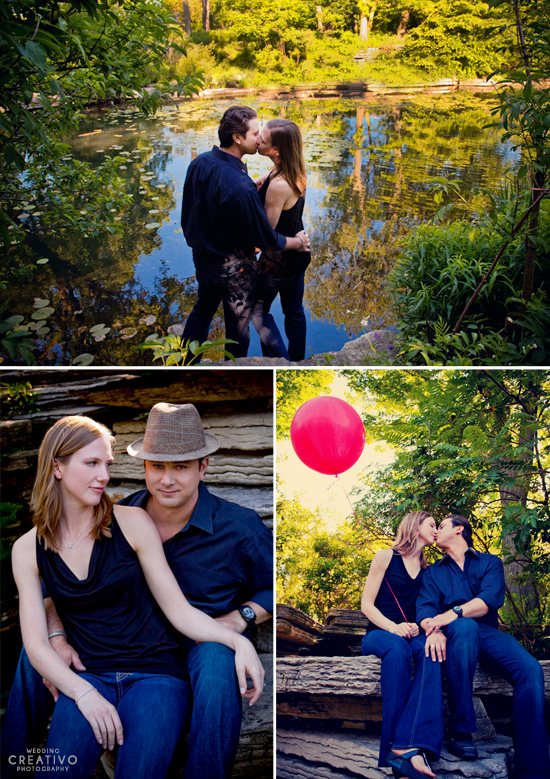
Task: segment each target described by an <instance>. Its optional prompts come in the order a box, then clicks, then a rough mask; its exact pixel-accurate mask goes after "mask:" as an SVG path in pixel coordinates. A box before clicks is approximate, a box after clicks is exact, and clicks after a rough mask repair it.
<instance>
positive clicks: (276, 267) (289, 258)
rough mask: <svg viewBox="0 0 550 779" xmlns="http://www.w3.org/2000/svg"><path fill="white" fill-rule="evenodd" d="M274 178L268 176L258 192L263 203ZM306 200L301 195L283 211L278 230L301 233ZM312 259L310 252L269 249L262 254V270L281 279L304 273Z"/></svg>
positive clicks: (289, 235)
mask: <svg viewBox="0 0 550 779" xmlns="http://www.w3.org/2000/svg"><path fill="white" fill-rule="evenodd" d="M273 178H274V176H267V178H266V180H265V181H264V183H263V184H262V186H261V187H260V190H259V192H258V194H259V196H260V200H261V201H262V203H263V205H265V198H266V194H267V190H268V188H269V185H270V184H271V182H272V180H273ZM305 202H306V201H305V197H304V196H303V195H300V197H299V198H298V200H297V201H296V202H295V203H294V205H293V206H292V208H289V209H288V210H287V211H281V216H280V217H279V221H278V222H277V224H276V225H275V230H276V232H278V233H281V235H286V236H288V237H290V238H292V237H294V236H295V235H296V233H299V232H300V230H303V229H304V223H303V221H302V214H303V213H304V204H305ZM310 261H311V254H310V252H297V251H294V250H293V249H290V250H289V251H287V252H277V251H273V250H271V249H267V250H265V251H263V252H262V256H261V257H260V264H261V267H262V270H263V271H264V272H267V273H269V274H271V275H272V276H275V277H276V278H280V279H284V278H288V277H289V276H294V275H295V274H296V273H302V272H303V271H305V269H306V268H307V266H308V265H309V263H310Z"/></svg>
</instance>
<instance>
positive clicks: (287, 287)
mask: <svg viewBox="0 0 550 779" xmlns="http://www.w3.org/2000/svg"><path fill="white" fill-rule="evenodd" d="M272 179H273V177H271V176H268V177H267V178H266V180H265V181H264V183H263V184H262V187H261V188H260V190H259V193H258V194H259V196H260V199H261V201H262V203H264V204H265V199H266V193H267V190H268V188H269V185H270V183H271V181H272ZM304 203H305V198H304V196H303V195H301V196H300V197H299V198H298V200H297V201H296V203H294V205H293V206H292V208H289V209H288V210H287V211H281V215H280V217H279V221H278V222H277V224H276V226H275V230H276V231H277V232H278V233H281V234H282V235H286V236H289V237H293V236H294V235H296V233H298V232H300V230H303V229H304V223H303V221H302V214H303V211H304ZM310 261H311V254H310V252H297V251H295V250H289V251H286V252H277V251H272V250H267V251H263V252H262V255H261V257H260V270H259V278H258V287H257V292H256V302H255V304H254V310H253V313H252V324H253V325H254V327H255V329H256V331H257V332H258V335H259V336H260V342H261V345H262V354H263V355H264V357H285V358H286V359H287V360H293V361H298V360H303V359H304V357H305V351H306V316H305V312H304V306H303V297H304V276H305V271H306V268H307V266H308V265H309V263H310ZM278 294H279V295H280V297H281V308H282V309H283V314H284V317H285V333H286V336H287V338H288V349H287V348H286V346H285V343H284V341H283V339H282V337H281V333H280V332H279V328H278V327H277V325H276V324H275V320H274V318H273V315H272V314H271V313H270V309H271V304H272V303H273V301H274V300H275V298H276V297H277V295H278Z"/></svg>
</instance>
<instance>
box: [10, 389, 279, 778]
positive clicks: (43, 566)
mask: <svg viewBox="0 0 550 779" xmlns="http://www.w3.org/2000/svg"><path fill="white" fill-rule="evenodd" d="M113 443H114V439H113V437H112V435H111V434H110V431H109V430H108V429H107V428H106V427H104V426H103V425H101V424H99V423H98V422H96V421H94V420H92V419H89V418H87V417H82V416H71V417H65V418H63V419H61V420H59V421H58V422H56V423H55V424H54V425H53V427H51V428H50V429H49V430H48V432H47V433H46V436H45V438H44V441H43V443H42V445H41V447H40V451H39V457H38V470H37V476H36V481H35V486H34V490H33V494H32V501H31V508H32V511H33V519H34V524H35V527H34V528H33V529H32V530H31V531H29V532H28V533H26V534H25V535H23V536H22V537H21V538H20V539H18V540H17V541H16V543H15V544H14V547H13V571H14V577H15V580H16V583H17V587H18V590H19V601H20V621H21V631H22V635H23V643H24V648H25V650H24V651H23V653H22V656H21V658H20V662H19V665H18V669H17V672H16V677H15V681H14V684H13V686H12V690H11V694H10V699H9V702H8V708H7V712H6V718H5V723H4V728H3V731H2V776H6V777H8V776H19V775H20V771H21V770H29V768H28V767H27V766H28V765H29V764H30V765H34V767H35V772H36V773H42V772H43V771H52V770H62V772H63V775H64V776H69V777H73V778H76V777H79V778H81V779H88V777H89V776H90V775H91V774H92V773H93V771H94V768H95V766H96V763H97V760H98V758H99V756H100V753H101V751H102V749H110V750H113V749H114V748H115V747H117V753H118V754H117V761H116V770H115V777H117V779H136V777H138V778H141V779H151V777H155V779H156V778H157V777H159V779H162V777H165V776H166V775H167V773H168V771H169V768H170V763H171V760H172V756H173V755H174V753H175V751H176V748H177V747H178V743H179V742H180V741H181V739H182V735H183V733H184V731H185V730H188V740H187V747H186V756H185V758H183V757H181V758H179V760H180V764H181V763H182V762H185V766H184V776H185V777H186V778H187V779H190V778H192V779H199V777H200V779H205V777H210V779H219V778H220V777H229V776H230V775H231V770H232V765H233V761H234V758H235V753H236V748H237V743H238V738H239V731H240V723H241V716H242V705H241V696H243V697H244V698H248V699H249V703H250V704H252V703H254V702H255V701H256V700H257V699H258V698H259V696H260V694H261V692H262V687H263V678H264V670H263V667H262V665H261V663H260V660H259V658H258V656H257V654H256V651H255V649H254V647H253V645H252V643H251V641H250V640H249V639H248V637H247V635H246V631H247V629H248V627H249V626H250V625H252V624H254V622H255V621H256V622H262V621H264V620H265V619H268V618H269V616H270V613H269V612H270V611H271V610H272V591H271V590H272V566H273V544H272V537H271V533H270V532H269V531H268V530H267V529H266V528H265V526H264V525H263V523H262V521H261V520H260V518H259V517H258V515H257V514H256V513H255V512H254V511H251V510H249V509H246V508H243V507H241V506H238V505H236V504H234V503H229V502H228V501H225V500H221V499H219V498H215V497H214V496H213V495H211V494H210V493H209V492H208V490H207V489H206V488H205V486H204V484H203V480H204V475H205V472H206V469H207V467H208V462H209V461H208V455H209V454H212V453H213V452H214V451H215V450H216V449H218V447H219V443H218V440H217V439H216V438H215V436H213V435H209V434H205V432H204V430H203V426H202V422H201V419H200V416H199V414H198V412H197V410H196V408H195V407H194V406H192V405H190V404H186V405H173V404H169V403H159V404H157V405H156V406H154V407H153V409H152V410H151V413H150V415H149V418H148V421H147V427H146V431H145V436H144V438H142V439H140V440H138V441H136V442H135V443H134V444H132V445H131V446H129V447H128V452H129V454H130V455H132V456H134V457H137V458H140V459H142V460H144V461H145V477H146V484H147V489H145V490H141V491H139V492H137V493H134V494H132V495H130V496H129V497H128V498H125V499H124V501H123V503H124V504H126V505H116V506H114V507H113V505H112V503H111V501H110V499H109V498H108V496H107V494H106V491H105V488H106V487H107V484H108V481H109V467H110V464H111V462H112V459H113V456H112V447H113ZM41 582H42V586H41ZM183 593H185V595H184V594H183ZM186 596H187V597H186ZM44 598H46V599H45V600H44ZM242 634H245V635H242ZM247 674H248V675H249V676H250V678H251V680H252V686H251V687H247V678H246V677H247ZM42 677H44V678H45V679H46V680H47V681H48V683H49V686H50V689H52V690H53V694H54V697H55V706H54V698H53V697H52V696H51V695H50V693H49V692H48V690H47V689H46V687H45V686H44V684H43V683H42ZM52 709H53V717H52V723H51V727H50V732H49V735H48V740H47V745H46V748H45V751H44V752H42V753H40V752H39V753H38V754H33V752H32V750H33V748H36V747H37V746H38V745H39V744H40V743H41V739H43V738H44V736H45V733H46V726H47V721H48V717H49V715H50V714H51V711H52ZM189 715H190V721H189V722H188V720H189Z"/></svg>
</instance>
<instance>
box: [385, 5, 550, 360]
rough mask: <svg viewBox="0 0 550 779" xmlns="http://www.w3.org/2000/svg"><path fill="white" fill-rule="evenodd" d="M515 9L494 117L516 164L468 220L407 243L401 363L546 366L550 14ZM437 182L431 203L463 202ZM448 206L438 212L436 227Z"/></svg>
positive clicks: (549, 348) (455, 187)
mask: <svg viewBox="0 0 550 779" xmlns="http://www.w3.org/2000/svg"><path fill="white" fill-rule="evenodd" d="M495 5H496V6H498V7H500V6H501V5H503V3H501V2H500V0H498V2H495ZM514 7H515V9H516V11H517V13H516V16H515V19H514V25H515V27H516V32H517V36H518V41H519V44H518V47H517V49H516V50H515V52H514V56H515V59H514V60H513V62H512V65H511V66H510V67H508V68H506V69H504V70H501V73H500V76H501V80H500V83H499V87H498V97H499V104H498V105H497V107H496V108H495V109H494V111H493V113H494V114H495V116H496V117H497V122H495V124H498V125H499V126H500V127H501V129H502V140H503V141H507V142H511V143H512V144H513V146H512V149H513V150H519V152H520V154H521V165H520V166H519V168H518V169H517V170H516V171H514V172H512V173H510V175H509V183H508V184H507V185H506V186H504V187H501V189H500V190H499V191H494V190H493V191H491V190H485V191H484V192H483V194H484V195H485V198H486V202H487V203H488V205H487V207H486V211H485V212H483V211H482V212H481V213H480V212H479V210H478V209H477V208H476V207H474V205H473V204H471V207H470V211H471V213H470V216H469V223H466V222H463V223H462V224H454V225H450V226H447V227H444V228H440V230H441V235H440V236H439V235H438V234H437V228H435V229H434V228H430V227H428V228H421V229H420V230H419V231H418V232H417V234H416V235H414V236H412V237H411V238H409V240H408V241H407V243H406V250H405V254H404V256H403V258H402V260H401V263H400V264H399V266H398V267H397V268H396V269H395V273H394V287H395V290H396V299H397V306H398V309H399V314H400V316H401V319H402V329H403V334H404V342H405V347H404V349H403V354H404V355H405V357H406V359H407V360H408V361H409V360H412V361H417V362H423V363H427V364H445V363H447V364H452V363H458V364H476V363H482V364H487V363H496V364H514V363H519V364H525V363H528V364H546V363H547V361H548V359H547V358H548V355H549V353H550V339H549V336H548V322H549V321H550V302H549V300H548V278H549V275H548V274H549V269H550V208H549V206H548V201H545V198H547V196H548V194H550V188H549V187H548V182H549V178H550V151H549V149H550V145H549V143H548V141H549V138H550V122H549V120H548V117H549V115H550V113H549V112H550V88H549V87H548V86H547V79H548V77H549V75H550V69H549V64H548V63H549V62H550V25H548V24H547V22H548V20H549V19H550V7H549V4H548V3H546V2H542V3H540V4H539V3H527V4H526V5H525V6H522V14H523V15H520V11H519V5H518V4H517V3H516V4H515V6H514ZM545 22H546V24H545ZM435 184H436V186H437V187H438V191H437V192H436V200H437V202H438V203H440V204H441V203H442V201H443V196H444V193H445V194H446V195H449V194H450V193H452V195H453V196H454V197H455V198H460V199H461V200H462V201H463V203H464V202H465V201H466V198H464V197H462V196H461V185H460V182H458V181H456V180H449V179H444V178H440V179H439V180H436V181H435ZM452 205H453V203H452V202H451V203H447V204H445V205H444V206H443V207H442V208H441V209H440V211H439V212H438V214H437V215H436V222H437V220H438V219H439V218H441V217H443V216H446V215H447V213H448V211H449V209H450V208H451V207H452ZM495 239H496V240H495ZM455 303H458V305H455Z"/></svg>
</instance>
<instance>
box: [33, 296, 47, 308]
mask: <svg viewBox="0 0 550 779" xmlns="http://www.w3.org/2000/svg"><path fill="white" fill-rule="evenodd" d="M49 302H50V301H49V299H48V298H36V300H35V301H34V307H35V308H44V306H47V305H48V304H49Z"/></svg>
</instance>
